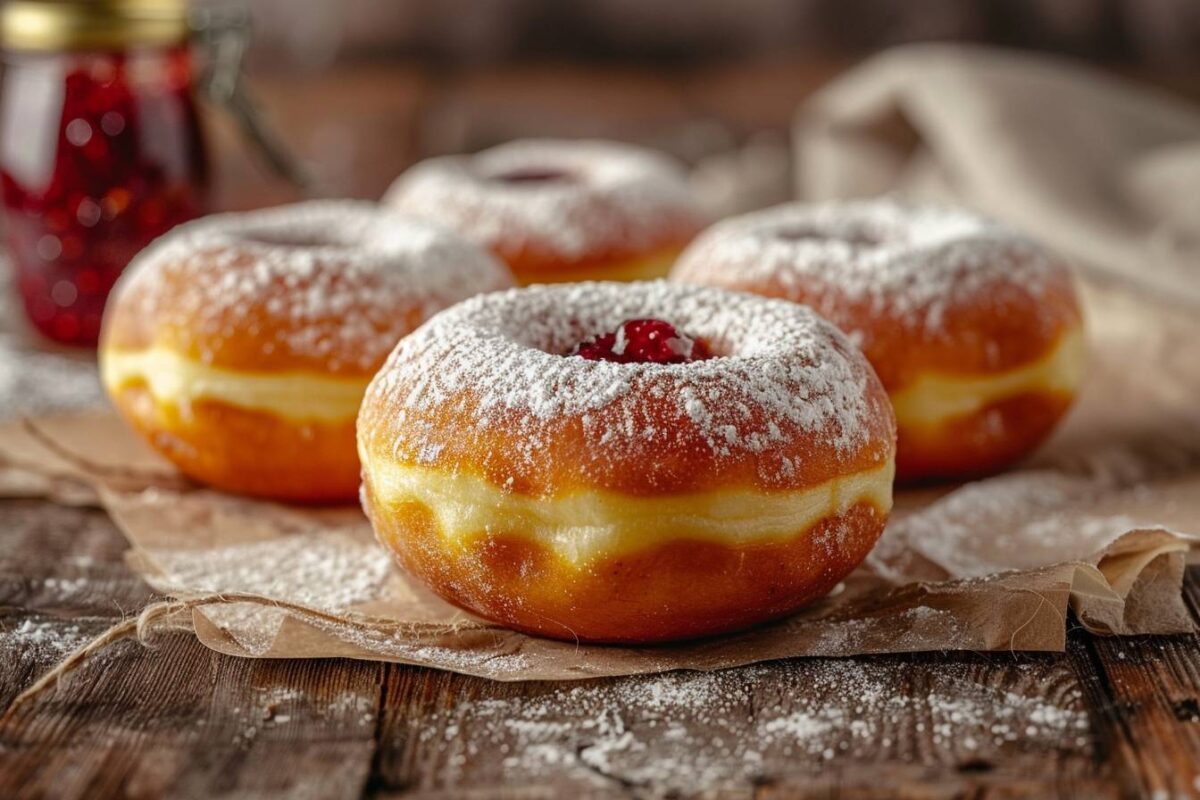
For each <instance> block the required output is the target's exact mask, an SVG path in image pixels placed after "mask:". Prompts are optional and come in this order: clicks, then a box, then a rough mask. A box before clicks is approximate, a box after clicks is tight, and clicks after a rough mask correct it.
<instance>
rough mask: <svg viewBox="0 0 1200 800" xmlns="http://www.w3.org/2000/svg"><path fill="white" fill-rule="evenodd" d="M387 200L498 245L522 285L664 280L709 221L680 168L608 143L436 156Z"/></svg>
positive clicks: (548, 143) (404, 178) (529, 144)
mask: <svg viewBox="0 0 1200 800" xmlns="http://www.w3.org/2000/svg"><path fill="white" fill-rule="evenodd" d="M384 202H385V203H386V204H389V205H391V206H393V207H395V208H397V209H400V210H401V211H403V212H404V213H406V214H410V215H413V216H417V217H422V218H426V219H430V220H432V221H434V222H437V223H439V224H442V225H446V226H447V227H450V228H452V229H454V230H455V231H458V232H459V233H461V234H463V235H464V236H466V237H467V238H469V239H471V240H472V241H474V242H476V243H477V244H479V245H481V246H483V247H485V248H487V249H489V250H490V251H491V252H493V253H494V254H495V255H496V256H498V257H499V258H500V259H501V260H502V261H504V262H505V263H506V264H508V266H509V267H510V268H511V269H512V271H513V274H514V275H515V276H516V278H517V281H518V282H519V283H521V284H530V283H561V282H567V281H586V280H639V279H648V278H661V277H663V276H664V275H666V274H667V271H668V270H669V269H670V266H671V263H672V262H673V261H674V260H675V257H676V256H677V255H679V252H680V251H681V250H682V249H683V247H684V246H685V245H686V244H687V243H688V242H689V241H690V240H691V239H692V237H693V236H695V235H696V233H697V232H699V230H700V229H701V228H702V227H703V226H704V224H705V222H706V220H705V218H704V215H703V214H702V213H701V212H700V210H699V208H698V207H697V205H696V204H695V203H694V202H693V200H692V198H691V196H690V194H689V191H688V186H687V183H686V181H685V178H684V174H683V172H682V170H681V169H680V168H679V167H678V166H677V165H676V164H674V163H672V162H671V161H669V160H668V159H667V158H666V157H664V156H662V155H659V154H657V153H653V152H650V151H648V150H643V149H641V148H637V147H633V146H630V145H624V144H617V143H615V142H602V141H558V140H524V141H516V142H510V143H508V144H505V145H501V146H499V147H495V148H493V149H490V150H485V151H483V152H481V153H477V154H475V155H468V156H446V157H441V158H433V159H429V160H427V161H423V162H421V163H419V164H417V165H416V166H414V167H412V168H411V169H409V170H408V171H407V172H406V173H404V174H403V175H401V176H400V177H399V178H398V179H397V180H396V181H395V183H393V184H392V186H391V188H390V189H389V190H388V191H387V193H386V195H385V196H384Z"/></svg>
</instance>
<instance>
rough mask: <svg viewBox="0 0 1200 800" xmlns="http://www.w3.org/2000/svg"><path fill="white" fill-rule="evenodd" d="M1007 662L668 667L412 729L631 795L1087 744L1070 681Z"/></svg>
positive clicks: (456, 754) (531, 778) (441, 744)
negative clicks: (985, 667)
mask: <svg viewBox="0 0 1200 800" xmlns="http://www.w3.org/2000/svg"><path fill="white" fill-rule="evenodd" d="M1009 669H1010V670H1012V671H1015V672H1016V673H1018V675H1019V678H1018V680H1017V685H1016V686H1010V687H1003V686H997V685H994V684H993V683H991V682H989V681H988V679H987V676H986V673H985V672H984V671H982V670H978V669H972V667H971V666H970V665H969V664H968V665H964V664H953V663H951V664H945V665H939V667H938V669H936V670H921V671H920V672H919V673H918V672H917V671H915V670H913V669H912V668H911V666H909V665H905V664H903V663H897V662H892V661H878V660H877V661H825V660H810V661H803V662H790V663H788V664H774V665H762V666H754V667H748V668H743V669H738V670H729V671H725V672H715V673H685V672H676V673H667V674H663V675H657V676H653V677H649V678H645V677H643V678H629V679H622V680H618V681H612V682H608V683H604V684H592V685H574V686H570V687H558V688H550V689H547V690H544V691H538V692H534V693H532V695H531V694H530V693H523V694H522V695H520V696H518V697H514V698H511V699H510V698H505V697H495V698H482V699H474V698H473V699H464V700H461V701H459V702H458V703H457V704H455V705H454V706H452V707H451V708H449V709H446V710H438V711H435V712H434V713H433V714H432V715H431V716H430V717H427V718H425V719H424V720H423V725H422V729H421V731H420V734H419V735H420V739H421V741H422V742H424V743H427V744H428V745H429V746H432V747H436V748H437V749H438V750H439V751H441V752H444V753H445V760H446V768H447V769H450V770H453V769H458V768H461V767H462V766H463V764H465V763H469V762H470V760H471V759H472V758H473V757H474V756H476V755H477V754H479V753H480V752H481V751H482V750H483V749H485V748H486V749H487V750H488V751H490V752H497V751H498V752H500V753H502V754H504V761H503V767H504V771H505V778H506V780H507V781H508V782H510V783H512V784H518V783H520V782H522V781H527V782H530V783H542V782H546V781H547V780H548V779H550V778H551V777H554V778H557V779H559V780H566V779H572V780H574V781H578V785H579V786H581V787H586V786H587V785H589V784H591V785H594V786H595V787H597V788H598V789H600V788H606V787H611V786H613V785H614V784H619V785H620V786H622V787H624V788H625V790H626V791H628V792H631V793H633V794H635V795H637V796H679V795H682V794H686V795H688V796H691V795H693V794H708V793H721V792H723V791H732V790H735V789H741V790H743V791H745V790H749V789H751V787H753V786H755V785H760V784H763V783H771V782H772V780H773V778H775V777H781V776H778V775H776V774H775V773H777V772H778V771H779V770H781V769H786V770H787V771H788V772H789V773H794V772H802V773H813V774H821V773H822V772H823V771H825V770H828V769H831V768H832V769H838V768H839V767H842V768H844V767H845V766H846V765H848V764H854V763H863V762H867V763H870V762H877V761H878V760H879V759H880V758H883V757H890V758H894V759H896V760H903V761H905V762H907V763H916V764H923V765H927V766H956V765H959V764H968V763H971V762H973V761H976V760H979V759H989V758H996V757H998V756H999V755H1000V753H1001V752H1003V751H1007V750H1009V749H1023V750H1028V751H1029V752H1043V753H1044V752H1045V751H1046V750H1054V749H1059V750H1062V751H1065V752H1073V751H1077V750H1079V749H1083V750H1087V749H1088V748H1090V747H1091V739H1090V736H1089V727H1090V723H1089V719H1088V716H1087V713H1086V711H1085V710H1084V704H1083V697H1082V694H1081V693H1080V692H1079V690H1078V689H1077V688H1074V687H1073V686H1071V685H1070V684H1067V685H1063V683H1062V679H1061V676H1060V675H1059V674H1057V673H1056V672H1055V671H1053V670H1049V669H1047V668H1046V667H1044V666H1042V665H1040V664H1037V663H1025V664H1018V665H1014V666H1011V667H1009ZM917 675H919V676H920V678H919V679H920V680H921V681H922V684H921V685H920V687H919V688H916V689H914V687H913V686H912V685H911V681H912V680H913V679H914V677H915V676H917ZM1056 678H1057V680H1056ZM1056 684H1057V685H1056ZM1022 687H1025V688H1028V689H1034V688H1035V687H1036V691H1037V692H1038V694H1036V695H1030V694H1025V693H1023V691H1022V690H1021V688H1022Z"/></svg>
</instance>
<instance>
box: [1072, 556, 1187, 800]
mask: <svg viewBox="0 0 1200 800" xmlns="http://www.w3.org/2000/svg"><path fill="white" fill-rule="evenodd" d="M1185 596H1186V597H1187V598H1188V602H1189V605H1190V607H1191V610H1192V616H1193V619H1195V620H1197V622H1200V569H1196V568H1192V569H1191V570H1189V573H1188V578H1187V581H1186V582H1185ZM1082 642H1083V647H1081V648H1078V649H1076V650H1073V651H1072V655H1073V656H1074V658H1075V659H1076V660H1077V673H1078V674H1079V675H1081V676H1082V678H1083V680H1084V683H1085V688H1086V690H1087V692H1088V695H1089V698H1090V701H1091V703H1092V705H1093V707H1094V708H1095V709H1096V712H1097V716H1098V721H1099V726H1098V729H1099V731H1100V732H1101V744H1102V746H1103V747H1104V748H1105V749H1106V750H1108V751H1109V752H1111V754H1112V757H1113V759H1114V760H1115V761H1116V764H1117V775H1118V776H1119V777H1120V779H1121V781H1122V787H1123V789H1124V790H1125V792H1126V793H1128V794H1130V795H1137V796H1145V797H1196V796H1200V636H1197V635H1196V634H1194V633H1193V634H1191V635H1186V636H1170V637H1166V636H1138V637H1123V638H1108V637H1086V638H1084V639H1082Z"/></svg>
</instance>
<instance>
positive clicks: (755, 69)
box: [217, 0, 1200, 207]
mask: <svg viewBox="0 0 1200 800" xmlns="http://www.w3.org/2000/svg"><path fill="white" fill-rule="evenodd" d="M249 7H250V11H251V13H252V15H253V18H254V21H255V24H254V42H253V45H252V47H251V48H250V52H249V63H248V66H247V70H248V73H249V75H250V76H251V81H252V83H253V85H254V88H255V90H256V93H257V95H258V97H259V98H260V100H261V104H262V107H263V109H264V111H265V113H266V114H267V116H268V117H269V118H270V119H271V120H272V121H273V122H274V123H275V125H276V126H277V127H278V129H279V131H280V133H281V135H282V136H283V138H284V139H285V140H286V141H287V142H288V143H289V144H290V145H291V147H293V148H294V149H295V151H296V152H297V154H298V155H299V156H300V157H301V158H303V159H305V160H306V161H308V162H309V163H310V164H311V169H312V170H313V171H314V172H315V173H316V175H317V177H318V178H319V179H320V181H321V183H322V184H323V185H324V186H325V187H327V188H328V189H329V190H330V191H333V192H334V193H338V194H351V195H361V196H367V197H374V196H378V195H379V193H380V192H382V191H383V189H384V188H385V187H386V185H387V183H388V182H389V181H390V179H391V178H392V177H393V176H394V175H395V174H396V173H397V172H398V171H399V170H401V169H402V168H403V167H404V166H406V165H407V164H409V163H410V162H412V161H413V160H415V159H418V158H421V157H424V156H427V155H431V154H438V153H445V152H457V151H466V150H475V149H478V148H481V147H484V146H487V145H491V144H494V143H497V142H499V141H503V140H506V139H510V138H514V137H518V136H527V135H563V136H603V137H613V138H621V139H629V140H633V141H637V142H641V143H644V144H648V145H652V146H657V147H661V148H664V149H667V150H669V151H671V152H673V153H675V154H676V155H678V156H680V157H681V158H684V159H685V160H687V161H689V162H692V163H695V162H696V161H698V160H701V159H703V158H704V157H705V156H708V155H711V154H713V153H719V152H722V151H724V150H727V149H728V148H729V147H731V146H734V145H746V144H747V143H755V142H758V143H765V144H766V145H770V144H771V143H773V142H781V141H784V140H785V139H786V130H787V127H788V125H789V122H790V120H791V118H792V116H793V114H794V112H795V110H796V108H797V106H798V105H799V104H800V103H801V102H802V101H803V100H804V98H806V97H807V96H808V95H810V94H811V93H812V92H814V91H815V90H816V89H817V88H819V87H820V86H821V85H823V84H824V83H826V82H827V81H829V80H830V79H831V78H833V77H834V76H836V75H838V74H839V73H841V72H843V71H844V70H846V69H848V68H849V67H851V66H852V65H854V64H855V63H857V62H859V61H861V60H862V59H864V58H865V57H867V56H869V55H871V54H872V53H875V52H879V51H881V50H884V49H887V48H888V47H891V46H894V45H897V44H902V43H909V42H926V41H951V42H972V43H982V44H990V45H996V46H1002V47H1011V48H1020V49H1027V50H1032V51H1041V52H1045V53H1051V54H1058V55H1063V56H1069V57H1073V58H1078V59H1082V60H1085V61H1088V62H1092V63H1094V64H1097V65H1100V66H1102V67H1103V68H1104V69H1106V70H1109V71H1112V72H1115V73H1118V74H1121V75H1125V76H1128V77H1131V78H1133V79H1135V80H1139V81H1142V82H1146V83H1150V84H1154V85H1158V86H1162V87H1164V88H1166V89H1168V90H1170V91H1173V92H1177V93H1180V94H1182V95H1184V96H1188V97H1191V98H1200V2H1196V0H737V1H736V2H734V1H732V0H693V2H687V3H684V2H672V0H572V1H571V2H559V1H557V0H305V2H303V3H298V2H295V0H250V3H249ZM301 8H302V9H303V12H302V13H301V12H300V9H301ZM218 128H219V132H220V133H221V134H222V135H221V136H220V138H219V145H220V148H219V152H220V157H219V159H218V163H217V172H218V174H219V175H220V176H222V177H223V178H224V180H218V182H217V187H218V192H219V193H218V203H219V204H220V205H222V206H226V207H245V206H252V205H258V204H261V203H264V202H275V201H279V200H284V199H287V198H288V197H289V193H288V192H287V191H286V187H267V186H264V185H262V184H261V183H259V182H257V181H255V180H252V178H254V177H255V176H254V175H253V173H247V172H246V168H248V167H250V164H249V163H247V162H244V161H243V158H244V153H243V152H241V151H239V149H238V148H237V147H236V146H235V143H236V142H235V138H234V137H232V136H230V135H229V134H230V133H231V131H230V130H229V129H228V126H224V125H219V126H218Z"/></svg>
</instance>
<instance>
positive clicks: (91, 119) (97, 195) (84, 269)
mask: <svg viewBox="0 0 1200 800" xmlns="http://www.w3.org/2000/svg"><path fill="white" fill-rule="evenodd" d="M62 5H64V6H66V7H70V5H71V4H69V3H67V4H62ZM97 5H100V4H97ZM5 22H6V29H5V45H6V70H5V73H4V81H3V95H2V98H0V180H2V181H3V203H4V210H5V240H6V244H7V249H8V254H9V257H10V259H11V261H12V265H13V269H14V271H15V275H16V285H17V288H18V291H19V292H20V295H21V299H22V301H23V303H24V307H25V311H26V313H27V315H28V317H29V320H30V322H31V323H32V324H33V326H34V327H35V328H36V329H37V330H38V331H40V332H41V333H42V334H44V335H45V336H47V337H48V338H50V339H53V340H55V341H58V342H62V343H65V344H76V345H95V343H96V340H97V337H98V336H99V332H100V320H101V316H102V314H103V311H104V303H105V300H106V298H107V297H108V293H109V290H110V289H111V288H112V286H113V283H114V282H115V281H116V280H117V278H118V277H119V276H120V274H121V271H122V270H123V269H124V268H125V266H126V265H127V264H128V263H129V261H130V259H131V258H133V256H134V255H135V254H136V253H137V252H138V251H139V250H141V249H142V248H143V247H145V246H146V245H147V244H149V242H150V241H151V240H153V239H154V238H155V237H157V236H159V235H161V234H163V233H165V232H166V231H168V230H169V229H171V228H172V227H173V226H175V225H177V224H179V223H181V222H184V221H186V220H189V219H192V218H193V217H196V216H199V215H201V214H203V213H204V212H205V210H206V208H205V207H206V199H207V162H206V158H205V150H204V144H203V139H202V135H201V131H200V125H199V120H198V116H197V111H196V105H195V101H194V99H193V95H192V77H193V75H192V60H191V53H190V49H189V47H188V45H187V43H186V41H183V40H176V41H172V42H169V43H161V42H160V43H155V44H147V43H145V42H134V43H133V44H131V46H129V47H127V48H124V49H119V48H114V47H111V46H110V47H109V48H107V49H103V50H99V49H86V50H71V49H65V44H64V43H60V47H64V49H63V50H62V51H42V50H39V49H24V50H22V49H15V50H14V49H13V47H12V44H13V43H12V42H11V41H10V40H11V38H12V35H11V31H10V30H9V29H8V27H7V23H8V22H9V21H8V20H5ZM120 30H127V31H134V32H136V31H137V30H138V28H137V27H136V26H127V27H125V28H122V29H120ZM135 38H136V37H135ZM20 44H21V43H20V42H17V45H20Z"/></svg>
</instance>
